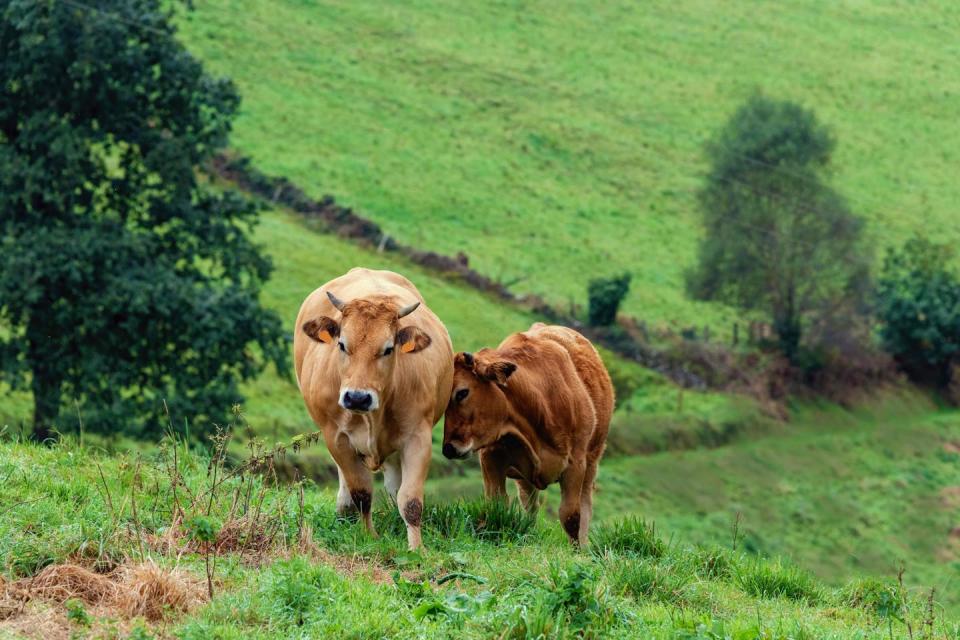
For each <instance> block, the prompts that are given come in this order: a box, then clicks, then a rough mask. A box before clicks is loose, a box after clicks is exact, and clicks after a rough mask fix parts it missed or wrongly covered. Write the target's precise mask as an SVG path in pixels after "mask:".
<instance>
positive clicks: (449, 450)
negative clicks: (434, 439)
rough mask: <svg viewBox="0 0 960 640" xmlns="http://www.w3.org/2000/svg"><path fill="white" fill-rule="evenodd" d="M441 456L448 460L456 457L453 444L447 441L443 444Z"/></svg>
mask: <svg viewBox="0 0 960 640" xmlns="http://www.w3.org/2000/svg"><path fill="white" fill-rule="evenodd" d="M443 457H444V458H447V459H448V460H453V459H454V458H456V457H457V450H456V449H454V447H453V445H452V444H450V443H449V442H448V443H446V444H445V445H443Z"/></svg>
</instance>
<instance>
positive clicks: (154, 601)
mask: <svg viewBox="0 0 960 640" xmlns="http://www.w3.org/2000/svg"><path fill="white" fill-rule="evenodd" d="M273 477H274V476H273V474H272V472H271V465H270V463H269V461H267V462H264V461H263V460H261V461H260V463H259V464H258V465H256V467H254V466H253V465H251V466H247V467H234V468H226V467H225V466H224V465H223V464H222V458H221V456H220V454H219V453H218V452H217V451H216V450H215V451H214V453H213V454H212V455H210V454H207V453H202V452H198V451H195V450H191V449H188V448H186V447H184V446H183V445H182V444H175V443H172V442H168V443H166V444H165V446H164V447H162V448H161V449H160V450H159V452H158V453H157V454H155V455H152V456H150V457H149V458H146V457H144V458H137V457H135V456H132V455H126V456H115V457H110V456H106V455H104V454H102V453H98V452H96V451H94V450H91V449H89V448H81V447H79V446H77V445H76V444H75V443H71V442H64V443H62V444H60V445H58V446H56V447H53V448H43V447H37V446H34V445H25V444H15V443H8V444H3V445H0V478H2V479H3V482H2V483H0V556H2V557H3V558H5V564H4V567H3V579H2V581H0V592H2V594H3V597H2V599H0V634H3V633H4V632H13V633H25V634H27V635H31V634H33V635H34V637H64V638H66V637H70V636H71V635H79V636H83V635H97V634H100V633H102V634H106V633H108V632H111V630H112V632H114V634H115V636H116V637H127V636H129V637H186V638H210V637H218V638H239V637H244V638H275V637H358V638H359V637H409V638H415V637H431V638H433V637H451V638H453V637H457V638H462V637H467V638H470V637H475V638H489V637H505V638H537V637H550V638H557V637H665V638H666V637H671V638H673V637H686V638H727V637H729V638H747V637H750V638H754V637H765V638H787V637H791V638H804V637H806V638H828V637H834V638H846V637H860V638H887V637H889V636H890V633H891V631H892V632H893V633H895V634H897V635H898V636H902V635H905V634H906V633H907V625H909V626H910V629H911V630H912V632H913V633H915V634H927V635H926V636H922V637H955V634H956V633H957V631H958V628H957V627H956V626H955V623H954V622H953V621H952V620H949V619H947V618H946V617H944V615H943V614H942V612H941V610H940V609H939V608H938V606H937V605H936V602H935V601H929V602H928V601H927V600H926V599H925V598H926V594H920V593H914V592H910V593H908V592H907V591H906V590H905V589H903V588H902V586H900V585H898V584H897V583H896V582H895V581H891V582H883V581H874V580H867V581H856V582H853V583H851V584H848V585H846V586H844V587H841V588H837V589H835V588H828V587H826V586H825V585H823V584H822V583H820V582H818V581H817V580H816V579H814V578H813V577H811V576H810V575H809V574H807V573H806V572H804V571H803V570H801V569H799V568H797V567H795V566H792V565H790V564H789V563H786V562H784V561H780V560H768V559H765V558H761V557H759V556H751V555H745V554H743V553H741V552H737V551H731V550H730V549H729V548H725V547H721V546H715V547H714V546H711V547H698V546H690V545H686V544H684V543H683V542H682V541H678V540H675V539H672V538H670V537H669V534H668V533H667V535H664V533H665V532H660V531H658V530H657V529H656V527H655V526H654V525H653V524H652V523H648V522H645V521H643V520H641V519H637V518H627V519H621V520H610V521H608V522H607V523H605V524H604V525H601V526H599V527H597V528H596V529H595V530H594V532H593V535H592V543H591V546H590V548H589V549H584V550H576V549H573V548H571V547H570V546H569V545H568V543H567V542H566V540H565V537H564V536H563V534H562V532H561V530H560V528H559V526H557V525H556V523H555V522H554V521H553V520H552V519H550V518H545V517H541V518H531V517H529V516H527V515H526V514H525V513H524V512H522V511H521V510H519V509H517V508H515V507H513V506H511V505H506V504H503V503H497V502H494V503H488V502H483V501H454V502H445V503H439V504H432V503H429V502H428V505H427V509H426V511H425V514H424V541H425V544H426V550H425V551H422V552H420V553H409V552H407V551H406V550H405V547H406V545H405V536H404V531H403V525H402V522H401V521H400V518H399V515H398V514H397V513H396V510H395V508H394V507H393V505H391V504H390V503H389V500H388V499H387V498H386V497H385V496H383V495H379V496H378V497H377V504H376V506H375V514H374V516H375V517H374V520H375V523H376V525H377V528H378V530H379V532H380V537H379V538H377V539H373V538H370V537H369V536H367V535H366V534H365V533H364V532H363V531H362V528H361V527H360V525H359V524H358V523H356V522H355V521H354V520H351V519H349V518H341V517H338V516H337V515H336V513H335V512H334V508H333V504H334V499H333V495H332V493H330V492H329V491H321V490H316V489H315V488H314V487H313V486H312V485H311V484H309V483H294V484H277V483H275V482H274V480H273ZM40 621H43V624H40Z"/></svg>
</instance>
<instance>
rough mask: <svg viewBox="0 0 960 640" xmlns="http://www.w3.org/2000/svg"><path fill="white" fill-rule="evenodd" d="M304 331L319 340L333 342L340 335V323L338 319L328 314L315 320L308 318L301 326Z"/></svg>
mask: <svg viewBox="0 0 960 640" xmlns="http://www.w3.org/2000/svg"><path fill="white" fill-rule="evenodd" d="M301 329H303V332H304V333H305V334H307V335H308V336H310V337H311V338H312V339H314V340H316V341H317V342H325V343H327V344H331V343H333V341H334V340H336V339H337V336H339V335H340V325H339V324H337V321H336V320H333V319H331V318H328V317H327V316H320V317H319V318H314V319H313V320H307V321H306V322H304V323H303V326H302V327H301Z"/></svg>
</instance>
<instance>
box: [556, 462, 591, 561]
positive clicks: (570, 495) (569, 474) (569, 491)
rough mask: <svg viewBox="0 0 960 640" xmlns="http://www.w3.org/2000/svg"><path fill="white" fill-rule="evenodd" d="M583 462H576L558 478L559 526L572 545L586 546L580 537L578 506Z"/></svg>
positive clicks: (584, 537) (581, 486)
mask: <svg viewBox="0 0 960 640" xmlns="http://www.w3.org/2000/svg"><path fill="white" fill-rule="evenodd" d="M585 471H586V469H585V468H584V461H583V460H577V461H575V462H573V463H571V464H570V466H569V467H567V469H566V470H565V471H564V472H563V475H562V476H560V524H562V525H563V529H564V531H566V532H567V535H568V536H569V537H570V542H572V543H573V544H574V545H581V544H586V542H587V540H586V536H585V535H581V529H580V515H581V514H580V505H581V497H582V491H583V476H584V473H585Z"/></svg>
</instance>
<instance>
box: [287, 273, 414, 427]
mask: <svg viewBox="0 0 960 640" xmlns="http://www.w3.org/2000/svg"><path fill="white" fill-rule="evenodd" d="M327 297H328V298H329V299H330V302H331V303H332V304H333V306H334V307H335V308H336V309H337V310H338V311H339V312H340V319H339V321H338V320H336V319H334V318H330V317H328V316H320V317H318V318H313V319H312V320H308V321H307V322H305V323H304V324H303V327H301V329H302V330H303V332H304V333H305V334H307V335H308V336H309V337H310V338H312V339H314V340H316V341H317V342H320V343H323V344H324V345H326V346H327V347H329V348H331V349H337V350H338V351H339V354H338V357H337V368H338V370H339V373H340V395H339V404H340V406H341V407H343V408H344V409H347V410H349V411H353V412H355V413H367V412H372V411H376V410H378V409H379V408H380V407H381V406H382V402H383V394H384V391H385V390H386V389H387V386H388V384H389V382H390V380H391V378H392V376H393V369H394V367H395V366H396V359H397V358H398V357H406V356H409V355H410V354H413V353H414V352H416V351H420V350H422V349H426V348H427V347H428V346H430V336H428V335H427V334H426V333H424V332H423V331H421V330H420V329H419V328H417V327H415V326H408V327H403V328H401V327H400V319H401V318H403V317H405V316H407V315H409V314H411V313H413V312H414V310H416V308H417V307H418V306H420V302H419V301H417V302H413V303H411V304H408V305H405V306H402V307H401V306H399V305H397V304H396V303H394V302H392V301H390V300H386V299H379V300H376V299H375V300H366V299H356V300H351V301H350V302H343V301H342V300H340V299H339V298H338V297H337V296H336V295H334V294H333V293H332V292H330V291H328V292H327Z"/></svg>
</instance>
